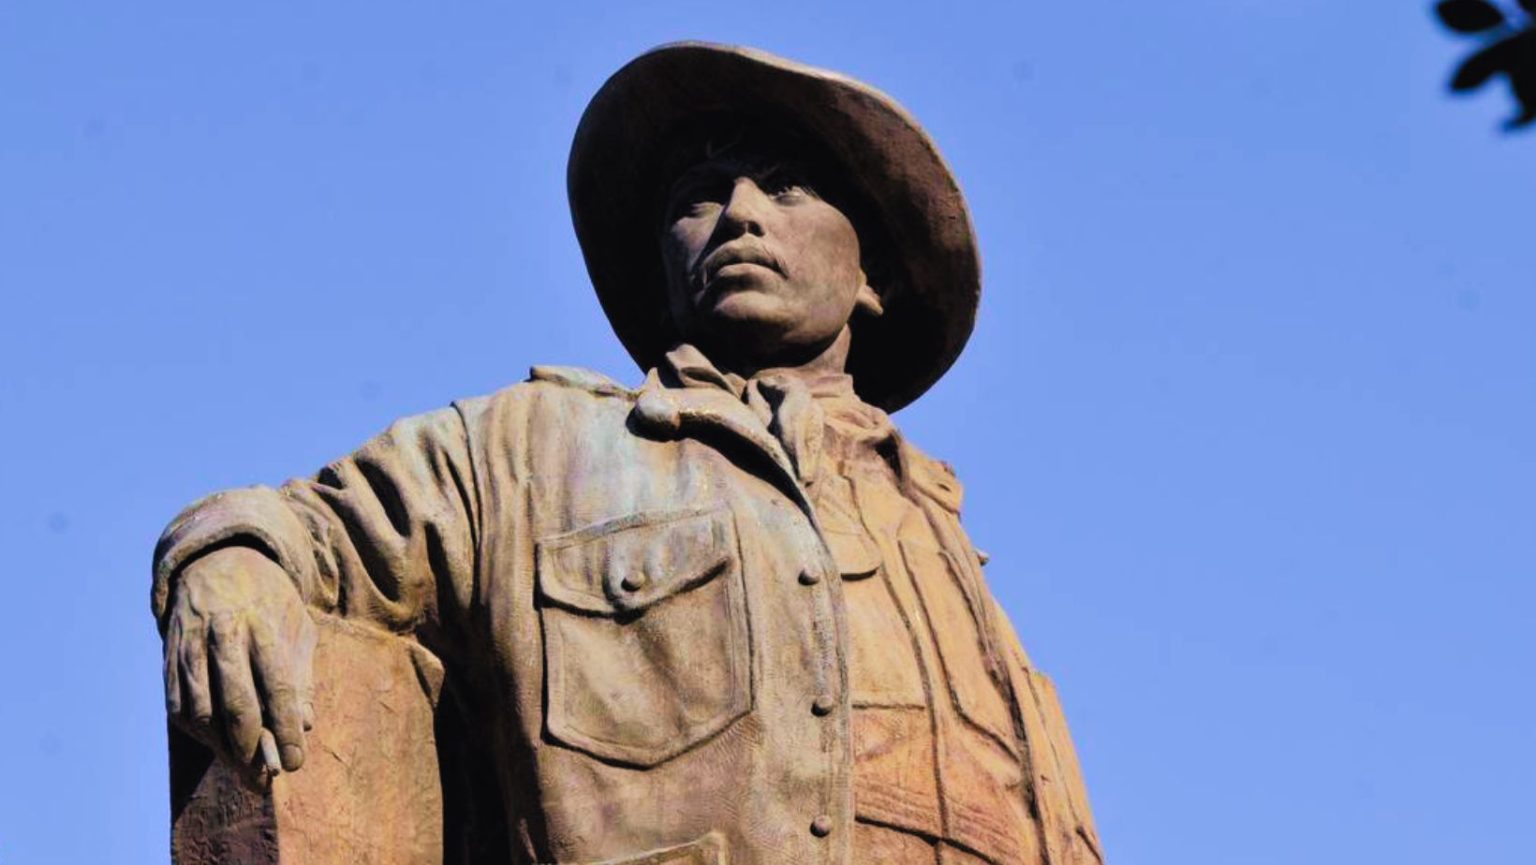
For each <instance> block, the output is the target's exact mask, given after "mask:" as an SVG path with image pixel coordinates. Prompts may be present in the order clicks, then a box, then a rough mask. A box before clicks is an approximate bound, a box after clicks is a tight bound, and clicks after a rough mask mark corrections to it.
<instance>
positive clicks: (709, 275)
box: [700, 240, 784, 288]
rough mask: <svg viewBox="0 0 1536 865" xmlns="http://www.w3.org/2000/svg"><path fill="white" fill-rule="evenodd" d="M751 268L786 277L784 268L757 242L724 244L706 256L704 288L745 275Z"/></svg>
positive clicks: (702, 271)
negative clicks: (719, 281) (729, 278)
mask: <svg viewBox="0 0 1536 865" xmlns="http://www.w3.org/2000/svg"><path fill="white" fill-rule="evenodd" d="M751 267H765V268H767V269H769V270H771V271H773V272H774V273H777V274H779V275H780V276H782V275H784V267H783V265H781V264H780V263H779V260H778V259H777V258H776V257H774V255H773V253H771V252H769V251H768V250H767V249H764V248H763V247H762V246H760V245H758V244H757V243H755V242H752V241H740V240H738V241H732V242H731V243H727V244H724V245H722V246H721V247H720V248H719V249H716V250H715V251H714V252H711V253H710V254H709V255H707V256H705V257H704V262H703V264H702V266H701V267H700V272H701V273H702V275H703V277H704V280H703V282H704V287H705V288H708V287H709V285H710V283H712V282H714V281H715V280H716V279H719V278H721V277H731V276H735V275H737V274H738V273H740V274H743V275H744V274H745V273H746V272H748V271H749V270H750V268H751Z"/></svg>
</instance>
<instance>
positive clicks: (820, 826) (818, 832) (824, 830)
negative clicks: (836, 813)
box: [811, 814, 832, 838]
mask: <svg viewBox="0 0 1536 865" xmlns="http://www.w3.org/2000/svg"><path fill="white" fill-rule="evenodd" d="M811 834H812V835H815V836H816V837H817V838H825V837H827V836H828V835H831V834H832V818H831V817H828V816H827V815H825V814H822V815H820V816H819V817H817V818H816V819H815V820H812V821H811Z"/></svg>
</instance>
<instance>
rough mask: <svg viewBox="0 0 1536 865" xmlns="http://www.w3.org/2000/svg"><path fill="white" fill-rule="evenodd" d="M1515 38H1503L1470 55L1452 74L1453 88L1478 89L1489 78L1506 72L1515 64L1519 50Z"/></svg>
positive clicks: (1461, 89)
mask: <svg viewBox="0 0 1536 865" xmlns="http://www.w3.org/2000/svg"><path fill="white" fill-rule="evenodd" d="M1515 41H1516V40H1514V39H1501V40H1499V41H1498V42H1495V43H1493V44H1492V45H1489V46H1488V47H1487V48H1484V49H1483V50H1481V51H1479V52H1477V53H1476V54H1473V55H1472V56H1471V57H1468V58H1467V59H1466V60H1465V61H1464V62H1463V63H1462V64H1461V66H1459V67H1458V68H1457V69H1456V74H1455V75H1453V76H1451V89H1452V90H1456V91H1467V90H1476V89H1477V88H1479V87H1482V86H1483V85H1484V84H1487V83H1488V79H1490V78H1492V77H1493V76H1495V75H1497V74H1499V73H1500V72H1505V71H1507V70H1508V69H1509V67H1510V66H1512V65H1513V64H1514V53H1515V51H1516V50H1517V47H1518V46H1516V45H1515Z"/></svg>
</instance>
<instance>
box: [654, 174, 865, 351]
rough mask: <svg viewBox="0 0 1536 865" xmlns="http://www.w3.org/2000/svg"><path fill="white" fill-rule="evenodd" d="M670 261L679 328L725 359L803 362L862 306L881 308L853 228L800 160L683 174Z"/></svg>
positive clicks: (669, 222)
mask: <svg viewBox="0 0 1536 865" xmlns="http://www.w3.org/2000/svg"><path fill="white" fill-rule="evenodd" d="M662 255H663V257H664V259H665V262H666V272H667V285H668V302H669V304H670V308H671V314H672V320H673V322H674V323H675V324H676V326H677V328H678V330H679V331H680V333H681V335H682V337H683V338H684V339H686V340H688V341H690V342H693V343H695V344H699V345H701V346H704V347H706V349H707V350H709V351H710V353H711V355H712V356H716V355H718V357H717V360H732V359H734V360H737V361H741V362H746V363H749V364H753V365H757V366H769V365H781V364H783V365H788V364H793V363H798V362H802V361H804V360H805V359H807V358H808V357H813V356H815V355H816V354H817V353H819V352H820V351H822V350H824V349H825V348H826V347H827V346H829V345H830V344H831V343H832V341H833V340H835V339H836V338H837V336H838V335H839V334H840V333H841V332H842V330H843V328H844V327H846V326H847V324H848V319H849V317H850V315H852V313H853V310H854V309H855V307H856V306H859V305H861V304H863V305H866V306H870V307H871V308H872V309H878V307H879V301H878V298H877V297H876V295H875V293H874V292H873V290H872V289H870V288H869V286H868V285H867V284H866V282H865V277H864V272H863V270H862V269H861V268H860V266H859V238H858V235H857V234H856V233H855V231H854V228H853V223H852V222H850V221H849V220H848V217H847V216H845V215H844V214H843V213H842V211H840V210H838V209H837V208H836V207H834V206H833V205H832V204H830V203H828V202H827V201H824V200H823V199H822V198H821V197H820V196H818V195H817V193H816V191H815V190H814V189H813V188H812V187H811V186H810V184H809V183H808V182H807V179H806V176H805V174H804V172H803V171H802V170H801V169H800V168H799V167H798V166H797V165H796V164H795V163H794V162H793V161H790V160H781V159H776V158H772V157H770V156H765V155H760V154H753V153H750V152H748V153H736V154H731V155H727V156H722V157H717V158H714V159H709V160H706V161H704V162H702V163H700V164H698V165H695V166H694V167H693V168H691V169H689V170H687V171H685V172H683V174H682V175H681V176H680V177H679V178H678V179H677V181H676V182H674V183H673V184H672V188H671V191H670V194H669V196H668V202H667V210H666V216H665V226H664V230H663V234H662Z"/></svg>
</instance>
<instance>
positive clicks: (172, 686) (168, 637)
mask: <svg viewBox="0 0 1536 865" xmlns="http://www.w3.org/2000/svg"><path fill="white" fill-rule="evenodd" d="M180 648H181V626H180V623H179V622H177V621H175V620H173V621H172V622H171V626H170V627H169V628H167V629H166V632H165V666H164V668H163V670H162V672H163V674H164V676H165V714H166V715H167V716H169V717H171V718H179V717H180V716H181V658H180Z"/></svg>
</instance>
